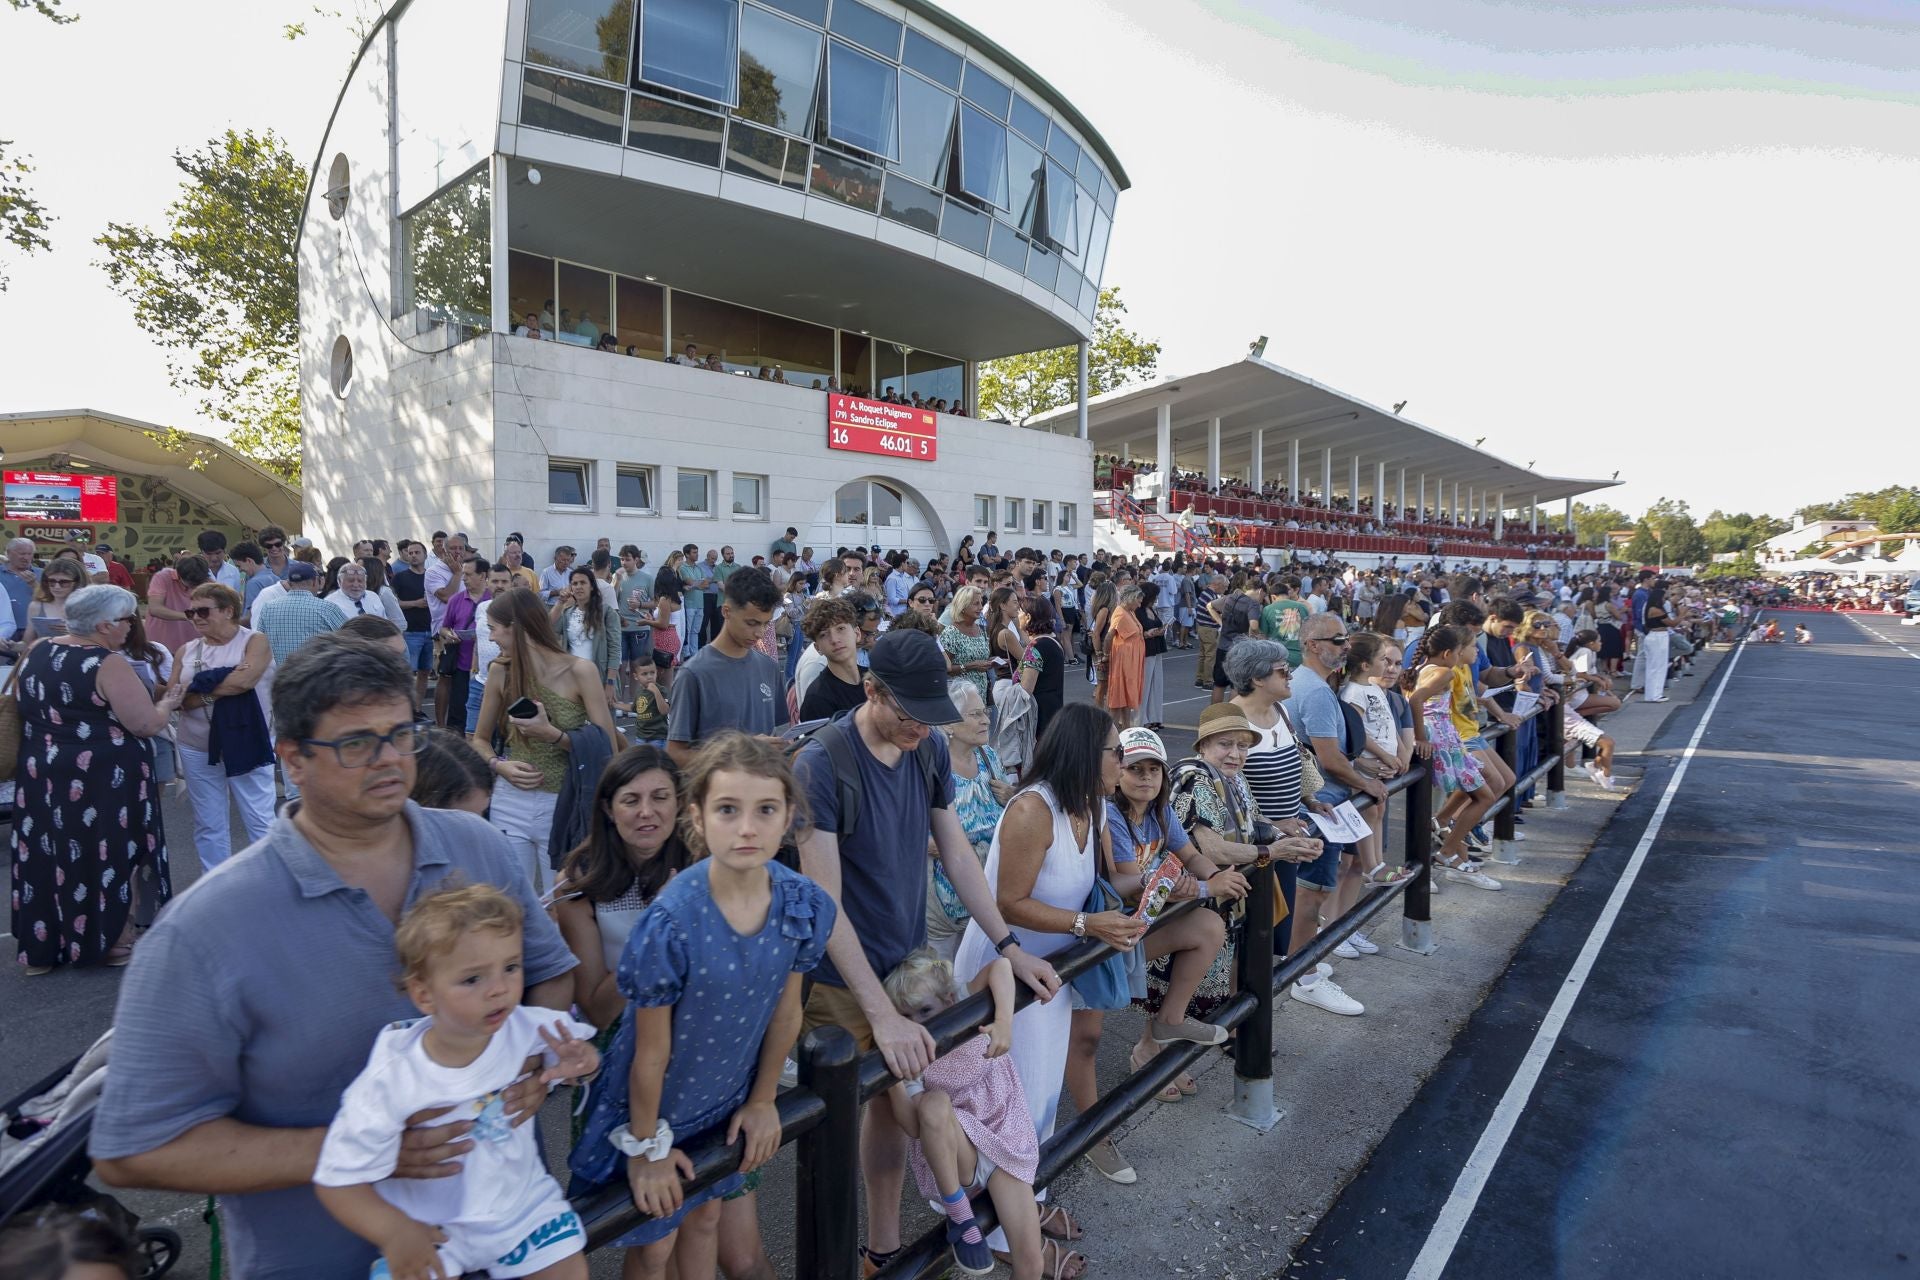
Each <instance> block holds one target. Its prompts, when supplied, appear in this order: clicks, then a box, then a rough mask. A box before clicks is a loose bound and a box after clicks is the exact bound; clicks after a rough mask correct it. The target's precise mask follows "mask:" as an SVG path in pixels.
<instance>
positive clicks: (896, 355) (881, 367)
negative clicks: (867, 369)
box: [873, 342, 907, 391]
mask: <svg viewBox="0 0 1920 1280" xmlns="http://www.w3.org/2000/svg"><path fill="white" fill-rule="evenodd" d="M873 360H874V373H875V374H876V375H877V376H876V386H875V388H874V389H875V390H876V391H904V390H906V386H907V349H906V348H905V347H903V346H901V345H900V344H899V343H897V342H876V343H874V344H873Z"/></svg>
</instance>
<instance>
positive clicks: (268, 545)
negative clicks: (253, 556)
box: [260, 540, 287, 551]
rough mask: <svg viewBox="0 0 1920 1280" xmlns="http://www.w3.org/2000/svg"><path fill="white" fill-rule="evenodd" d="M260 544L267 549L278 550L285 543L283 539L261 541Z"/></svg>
mask: <svg viewBox="0 0 1920 1280" xmlns="http://www.w3.org/2000/svg"><path fill="white" fill-rule="evenodd" d="M260 545H261V546H263V547H265V548H266V549H267V550H269V551H278V550H279V549H280V548H282V547H284V546H286V545H287V544H286V542H285V541H284V540H281V541H275V542H263V543H261V544H260Z"/></svg>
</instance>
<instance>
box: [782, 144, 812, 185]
mask: <svg viewBox="0 0 1920 1280" xmlns="http://www.w3.org/2000/svg"><path fill="white" fill-rule="evenodd" d="M812 168H813V151H812V149H811V148H810V147H808V146H807V144H806V143H804V142H802V141H800V139H798V138H791V139H789V140H788V141H787V167H786V169H785V170H784V171H783V172H782V173H781V174H780V185H781V186H783V187H793V188H794V189H795V190H798V191H805V190H806V189H807V174H808V173H809V172H810V171H811V170H812Z"/></svg>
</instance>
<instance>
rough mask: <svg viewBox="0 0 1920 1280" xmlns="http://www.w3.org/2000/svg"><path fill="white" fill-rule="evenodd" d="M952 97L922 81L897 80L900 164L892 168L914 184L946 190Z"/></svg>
mask: <svg viewBox="0 0 1920 1280" xmlns="http://www.w3.org/2000/svg"><path fill="white" fill-rule="evenodd" d="M956 105H957V104H956V102H955V100H954V96H953V95H952V94H950V93H942V92H941V91H940V90H938V89H936V88H934V87H933V86H932V85H930V84H928V83H927V82H926V81H925V80H922V79H921V78H920V77H919V76H909V75H903V76H901V77H900V162H899V163H898V164H897V165H895V166H894V167H895V168H896V169H898V170H899V171H900V172H901V173H904V174H906V175H907V176H908V177H910V178H912V179H913V180H914V181H915V182H924V183H926V184H927V185H928V186H934V187H943V188H944V187H945V186H946V177H947V151H948V149H949V148H950V147H951V146H952V144H953V112H954V107H955V106H956Z"/></svg>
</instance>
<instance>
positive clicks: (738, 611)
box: [667, 567, 788, 768]
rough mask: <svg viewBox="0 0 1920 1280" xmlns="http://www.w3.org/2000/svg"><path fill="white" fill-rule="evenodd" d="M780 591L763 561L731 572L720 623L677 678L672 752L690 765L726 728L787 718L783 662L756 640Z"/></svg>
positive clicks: (773, 724)
mask: <svg viewBox="0 0 1920 1280" xmlns="http://www.w3.org/2000/svg"><path fill="white" fill-rule="evenodd" d="M779 603H780V591H779V589H778V588H777V587H775V586H774V585H773V576H772V575H771V574H769V573H768V572H767V571H766V570H765V569H762V568H758V567H749V568H745V569H736V570H734V571H733V573H732V574H730V575H729V576H728V578H727V585H726V595H725V599H724V601H723V603H722V604H721V606H720V614H721V617H722V619H723V622H722V623H721V627H720V631H719V633H718V634H717V635H715V636H714V638H713V640H712V642H711V643H710V644H708V645H707V647H706V648H704V649H702V650H700V652H699V653H697V654H695V655H694V656H693V658H692V660H691V661H689V662H688V663H687V665H686V666H684V667H682V668H681V669H680V674H679V675H677V676H675V677H674V680H673V710H672V711H671V713H669V716H668V721H667V754H668V755H670V756H672V757H673V759H674V763H676V764H678V765H680V766H681V767H683V768H684V767H685V766H686V763H687V762H688V761H689V760H691V759H692V758H693V753H694V751H695V750H697V749H698V748H699V746H700V744H701V743H702V742H704V741H705V740H706V739H708V738H710V737H712V736H713V735H714V734H716V733H719V732H720V731H722V730H723V729H738V730H740V731H741V732H743V733H752V734H772V733H774V732H776V731H778V730H779V729H780V727H781V726H782V725H784V724H786V723H787V720H788V715H787V682H786V678H785V676H784V675H783V674H782V673H781V670H780V664H779V663H777V662H775V661H774V660H773V659H772V658H769V657H768V656H767V655H766V654H764V653H762V652H761V651H760V650H759V649H756V648H755V647H754V645H755V643H756V642H757V641H758V640H759V639H760V637H761V636H763V635H765V634H766V631H767V627H768V625H769V624H770V623H771V622H772V621H773V611H774V609H775V608H776V607H777V606H778V605H779Z"/></svg>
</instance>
